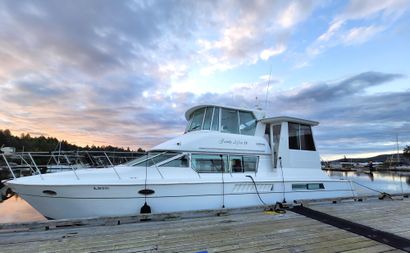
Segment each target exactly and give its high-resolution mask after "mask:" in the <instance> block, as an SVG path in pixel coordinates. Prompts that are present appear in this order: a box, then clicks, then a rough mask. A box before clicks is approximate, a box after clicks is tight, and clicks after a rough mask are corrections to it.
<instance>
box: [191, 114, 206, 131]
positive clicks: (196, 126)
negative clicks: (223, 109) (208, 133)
mask: <svg viewBox="0 0 410 253" xmlns="http://www.w3.org/2000/svg"><path fill="white" fill-rule="evenodd" d="M204 113H205V108H201V109H199V110H197V111H195V112H194V113H193V114H192V120H191V125H190V126H189V128H188V132H189V131H195V130H201V126H202V121H203V119H204Z"/></svg>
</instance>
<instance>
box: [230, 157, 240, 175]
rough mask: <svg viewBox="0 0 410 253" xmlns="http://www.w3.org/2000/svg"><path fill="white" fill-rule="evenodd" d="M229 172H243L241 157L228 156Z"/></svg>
mask: <svg viewBox="0 0 410 253" xmlns="http://www.w3.org/2000/svg"><path fill="white" fill-rule="evenodd" d="M229 160H230V165H231V172H243V164H242V156H230V157H229Z"/></svg>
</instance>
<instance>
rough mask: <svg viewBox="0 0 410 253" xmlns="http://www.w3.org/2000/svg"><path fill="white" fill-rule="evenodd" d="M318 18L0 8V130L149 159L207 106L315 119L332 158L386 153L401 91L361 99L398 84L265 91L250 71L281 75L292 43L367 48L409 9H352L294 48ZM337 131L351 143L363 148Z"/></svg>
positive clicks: (171, 4) (197, 6)
mask: <svg viewBox="0 0 410 253" xmlns="http://www.w3.org/2000/svg"><path fill="white" fill-rule="evenodd" d="M322 6H323V2H321V1H319V2H317V1H284V0H283V1H282V0H279V1H268V0H257V1H229V0H227V1H126V0H124V1H106V0H102V1H97V0H90V1H86V2H76V3H75V4H73V3H71V2H57V1H51V0H45V1H41V2H33V1H25V0H22V1H18V2H15V1H1V2H0V19H1V21H2V22H0V64H1V68H0V107H1V108H2V110H0V128H10V129H12V130H13V131H16V132H17V133H19V132H31V133H44V132H46V133H47V134H48V135H49V136H56V137H59V138H64V139H68V140H73V141H75V142H77V143H78V144H81V145H85V144H92V143H99V144H102V143H105V144H107V145H108V144H111V145H118V146H130V147H133V148H137V147H139V146H142V147H143V148H150V147H152V146H153V145H155V144H158V143H159V142H161V141H163V140H165V139H167V138H169V137H173V136H175V135H177V134H180V133H182V132H183V130H184V125H185V123H186V122H185V119H184V116H183V115H184V111H185V110H186V109H188V108H189V107H191V106H192V105H194V104H198V103H216V104H224V105H233V106H241V107H250V108H255V107H264V108H265V109H266V110H267V111H268V114H270V115H278V114H289V115H291V116H300V117H304V118H311V119H318V120H320V121H322V122H323V124H322V126H323V128H318V131H319V133H318V134H319V143H324V144H323V146H321V148H323V150H325V151H326V150H327V149H328V150H330V149H331V148H333V146H335V144H330V141H331V138H332V135H334V136H335V137H336V140H340V142H343V141H345V140H349V141H350V142H349V145H350V144H351V143H356V145H359V144H358V143H359V140H360V141H362V143H371V141H372V139H373V138H378V140H380V141H381V142H383V141H387V140H388V138H387V137H385V135H383V132H387V131H391V130H389V129H394V130H397V131H399V130H400V131H404V130H403V129H404V127H405V126H406V125H405V123H404V122H405V121H408V116H407V114H406V110H407V111H408V110H409V109H410V108H408V102H406V101H408V99H409V94H408V91H402V92H396V93H392V92H386V93H385V94H370V93H367V90H368V89H369V88H371V87H374V86H376V85H385V84H390V83H395V82H396V81H398V80H400V79H404V78H405V77H404V75H403V74H394V73H384V72H375V71H369V72H363V73H356V74H355V75H352V76H349V77H347V78H340V79H337V80H332V81H326V80H324V81H323V80H322V81H318V82H313V83H309V84H305V83H303V82H301V83H300V84H295V86H294V87H293V88H292V89H289V88H287V87H286V85H287V82H290V81H289V79H288V78H286V76H282V75H281V74H282V73H285V72H287V71H283V72H282V73H274V76H276V77H275V78H271V82H270V85H269V88H268V85H267V81H268V78H267V77H266V76H265V77H263V78H259V77H260V76H261V75H262V73H265V72H264V71H260V69H259V67H260V66H258V65H266V62H265V61H268V60H272V58H274V57H276V59H275V60H278V62H279V64H282V63H284V62H285V61H282V60H283V59H282V58H286V57H289V55H292V53H294V52H293V51H294V50H295V47H297V46H299V43H302V44H303V46H302V47H303V48H305V46H306V45H309V44H310V45H311V47H310V49H311V54H312V55H317V54H320V53H322V52H324V51H326V50H327V49H328V48H331V47H336V46H338V45H342V46H353V45H358V44H360V43H365V42H366V41H368V40H370V39H372V38H376V37H377V35H378V34H380V33H381V32H382V31H387V30H388V29H389V28H390V27H392V24H394V22H395V20H396V19H398V18H399V17H400V16H401V15H403V11H405V10H407V6H408V3H407V2H406V1H394V2H390V1H383V2H376V3H375V2H373V1H357V2H356V1H352V2H349V4H348V5H347V6H346V8H345V9H344V10H343V11H342V12H341V13H338V14H336V15H335V16H332V17H331V18H330V19H328V26H327V27H326V28H325V29H324V31H321V32H320V33H318V34H316V35H317V39H316V40H315V41H314V42H313V43H312V44H311V40H306V41H302V40H299V39H300V37H298V36H295V33H296V32H299V31H300V26H302V24H304V23H309V25H311V23H310V20H308V19H309V18H310V17H312V16H315V18H314V20H316V21H317V19H316V15H315V14H320V12H319V13H316V10H317V9H319V8H320V7H322ZM312 13H313V14H314V15H312ZM320 20H322V19H320ZM306 21H308V22H306ZM308 27H310V26H308ZM303 28H304V27H303ZM312 31H314V29H312ZM309 33H310V30H309ZM293 38H296V40H297V43H296V42H295V41H292V40H291V39H293ZM314 38H316V37H314ZM284 65H285V64H284ZM249 66H251V68H246V67H249ZM239 67H240V68H239ZM236 68H237V69H236ZM282 68H283V69H285V68H286V66H278V68H277V69H282ZM226 70H232V72H228V73H226V74H227V75H226V77H225V76H224V80H223V81H222V83H223V84H220V85H219V82H220V81H221V80H218V76H217V75H213V76H212V74H217V73H216V72H221V71H226ZM234 70H235V71H234ZM248 71H249V72H248ZM348 71H349V72H352V71H351V70H346V72H348ZM398 72H400V71H398ZM201 73H203V74H208V75H211V76H210V77H209V79H207V77H205V76H201ZM248 73H249V74H248ZM223 74H225V73H223ZM293 74H294V75H295V76H298V75H300V73H297V72H296V71H295V72H294V73H293V72H292V75H293ZM406 74H408V73H406ZM312 75H315V73H313V74H312ZM221 76H222V75H221ZM232 76H235V78H231V77H232ZM230 78H231V79H230ZM240 78H243V79H244V80H241V79H240ZM317 78H318V79H320V77H317ZM228 79H230V80H232V79H235V81H232V82H231V81H230V80H228ZM238 80H241V81H240V83H239V81H238ZM208 81H209V82H210V83H212V85H213V86H212V87H215V86H216V85H219V86H221V87H222V86H223V85H226V87H224V88H223V89H221V90H218V92H213V91H214V89H211V88H209V87H208V86H206V85H203V86H202V87H201V89H198V88H196V87H194V86H195V85H198V83H206V82H208ZM292 82H293V81H292ZM226 83H229V84H226ZM175 87H177V89H175ZM198 90H201V92H199V91H198ZM261 94H262V95H261ZM396 101H398V103H400V105H401V106H397V104H395V103H394V102H396ZM384 121H388V122H390V123H391V124H393V125H394V126H389V125H388V123H386V122H384ZM375 125H376V126H377V127H375ZM341 126H344V127H351V129H353V131H358V133H359V134H360V135H361V136H360V138H357V136H355V133H353V134H352V131H349V130H346V129H345V128H342V127H341ZM361 127H363V130H362V131H361V132H359V130H360V129H361ZM389 127H390V128H389ZM320 129H324V130H320ZM367 132H368V133H369V134H366V133H367ZM370 133H371V134H370ZM378 134H379V135H378ZM389 135H390V133H389V134H386V136H389ZM403 135H404V137H403V138H407V134H405V133H404V134H403ZM380 136H381V137H380ZM383 136H384V137H383ZM379 137H380V138H379ZM322 141H323V142H322ZM346 143H347V142H346ZM320 145H321V144H320ZM347 145H348V144H346V147H347ZM352 145H353V144H352ZM361 147H362V146H361ZM377 148H380V149H381V148H383V147H382V145H381V144H380V145H379V144H377ZM362 150H363V148H362ZM332 152H333V151H332ZM335 152H336V151H335Z"/></svg>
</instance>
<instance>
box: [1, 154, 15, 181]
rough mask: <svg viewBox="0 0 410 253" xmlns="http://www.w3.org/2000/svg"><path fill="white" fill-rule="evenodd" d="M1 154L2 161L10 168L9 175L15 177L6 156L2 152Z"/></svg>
mask: <svg viewBox="0 0 410 253" xmlns="http://www.w3.org/2000/svg"><path fill="white" fill-rule="evenodd" d="M1 155H2V156H3V159H4V161H5V162H6V164H7V168H9V170H10V172H11V175H12V176H13V178H14V179H16V175H14V172H13V169H12V168H11V167H10V164H9V162H8V161H7V158H6V156H5V155H4V154H1Z"/></svg>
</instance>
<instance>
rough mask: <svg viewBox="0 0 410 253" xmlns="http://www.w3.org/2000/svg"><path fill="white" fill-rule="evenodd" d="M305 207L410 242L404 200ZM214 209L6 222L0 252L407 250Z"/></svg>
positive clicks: (287, 219)
mask: <svg viewBox="0 0 410 253" xmlns="http://www.w3.org/2000/svg"><path fill="white" fill-rule="evenodd" d="M308 206H309V208H311V209H314V210H318V211H320V212H324V213H327V214H330V215H333V216H337V217H340V218H344V219H347V220H350V221H354V222H357V223H360V224H363V225H366V226H369V227H372V228H377V229H379V230H383V231H387V232H390V233H393V234H395V235H398V236H401V237H404V238H408V239H410V200H409V199H406V198H404V199H403V200H377V199H369V200H366V201H364V202H357V201H346V202H342V203H338V204H332V203H329V202H327V203H314V204H309V205H308ZM215 214H217V212H210V213H209V215H205V213H204V212H201V213H200V215H197V216H198V217H195V215H187V216H186V217H185V218H178V215H168V216H164V215H163V216H157V217H155V216H152V217H151V218H153V220H155V218H158V219H165V220H162V221H144V222H135V223H127V222H126V221H127V220H128V222H133V219H137V218H128V219H124V218H123V219H122V220H121V222H120V223H121V225H118V222H117V223H116V222H115V221H116V220H117V219H116V218H112V219H103V218H100V219H94V220H93V221H86V220H82V221H74V222H72V223H71V224H70V221H69V220H67V221H63V222H61V221H51V222H37V223H28V224H23V225H21V226H17V225H15V226H13V225H4V224H3V225H1V226H0V252H403V251H400V250H398V249H396V248H393V247H391V246H388V245H386V244H384V243H380V242H377V241H374V240H372V239H368V238H366V237H363V236H360V235H357V234H355V233H351V232H348V231H346V230H342V229H339V228H336V227H334V226H331V225H327V224H325V223H322V222H320V221H317V220H314V219H310V218H307V217H305V216H302V215H299V214H296V213H294V212H292V211H287V212H286V213H285V214H277V213H274V212H265V211H263V209H261V208H253V209H252V208H251V209H248V210H242V211H240V212H235V211H232V212H230V211H229V212H228V213H225V214H222V215H220V216H216V215H215ZM183 216H184V215H182V216H181V217H183ZM190 216H191V217H190ZM170 219H171V220H170ZM104 220H105V223H104ZM124 223H127V224H124ZM93 224H94V225H93ZM66 225H69V226H66ZM80 225H81V226H80ZM61 226H63V227H61ZM64 226H66V227H64ZM45 227H47V228H48V230H44V228H45ZM25 230H27V231H25Z"/></svg>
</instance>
